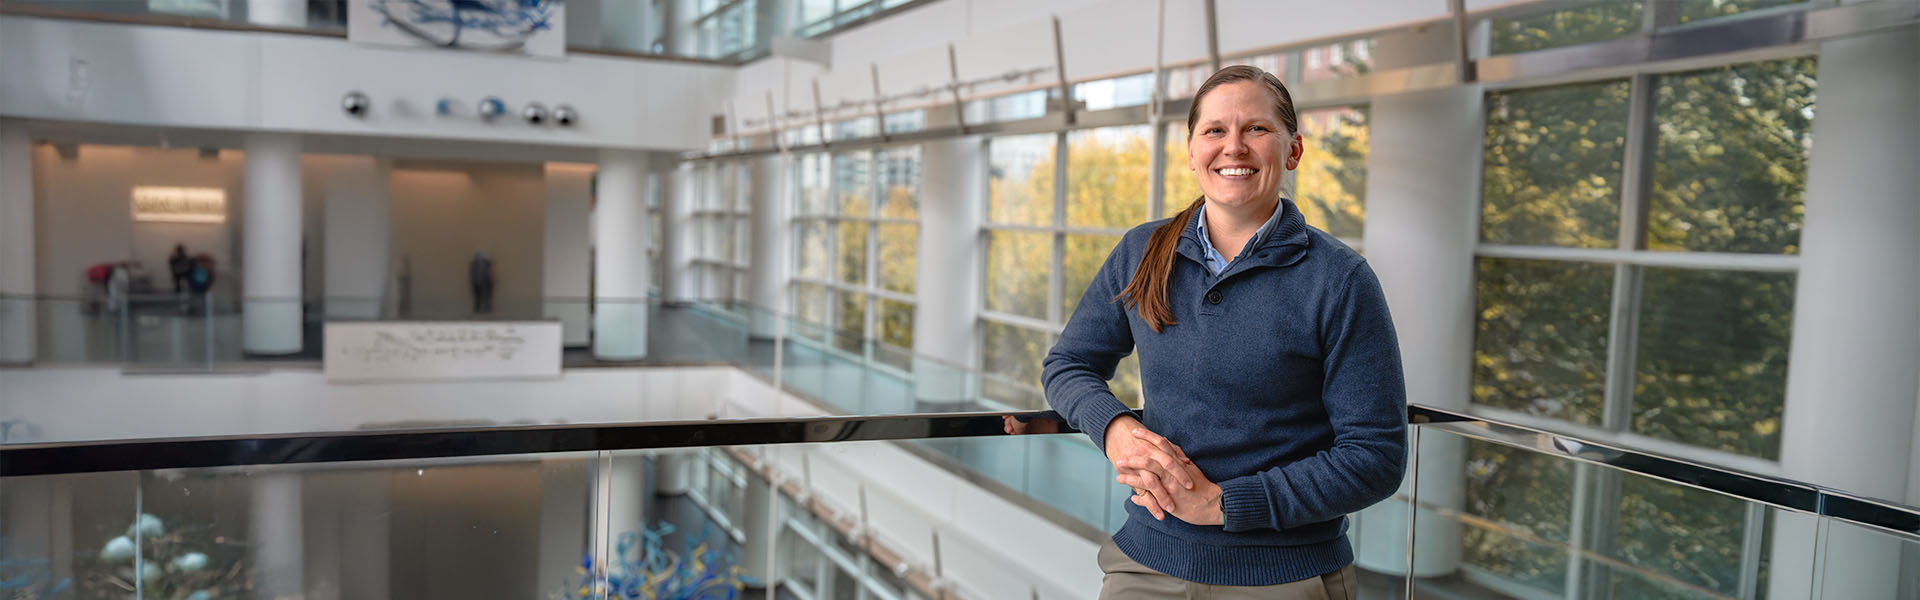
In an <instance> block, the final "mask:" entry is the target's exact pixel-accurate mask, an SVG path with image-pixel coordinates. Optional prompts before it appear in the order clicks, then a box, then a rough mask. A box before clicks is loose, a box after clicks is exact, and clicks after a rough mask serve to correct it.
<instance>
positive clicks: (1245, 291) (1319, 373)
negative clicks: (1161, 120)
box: [1006, 66, 1406, 600]
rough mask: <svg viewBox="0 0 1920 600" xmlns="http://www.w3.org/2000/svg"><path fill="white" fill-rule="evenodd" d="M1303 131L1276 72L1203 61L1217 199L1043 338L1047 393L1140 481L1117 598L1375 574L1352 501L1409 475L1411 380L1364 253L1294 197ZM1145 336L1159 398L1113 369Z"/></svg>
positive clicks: (1297, 592) (1119, 552)
mask: <svg viewBox="0 0 1920 600" xmlns="http://www.w3.org/2000/svg"><path fill="white" fill-rule="evenodd" d="M1299 130H1300V127H1299V122H1298V117H1297V116H1296V114H1295V111H1294V106H1293V100H1292V97H1291V96H1290V95H1289V94H1288V92H1287V89H1286V87H1285V86H1284V85H1282V84H1281V82H1280V80H1279V79H1278V78H1276V77H1274V76H1273V75H1272V74H1269V73H1267V72H1265V71H1262V70H1260V69H1258V68H1255V67H1249V66H1232V67H1227V68H1225V69H1221V70H1220V71H1219V72H1217V73H1214V74H1213V76H1212V77H1210V78H1208V79H1207V81H1206V83H1205V84H1203V85H1202V86H1201V87H1200V89H1199V91H1198V92H1197V93H1196V94H1195V95H1194V100H1193V104H1192V105H1191V107H1190V108H1189V109H1188V112H1187V168H1188V169H1189V170H1191V171H1192V172H1193V177H1194V178H1195V179H1196V180H1198V183H1199V187H1200V190H1201V192H1202V196H1201V197H1200V198H1198V199H1196V200H1194V201H1193V203H1192V204H1190V205H1188V206H1187V207H1186V208H1185V209H1184V210H1181V211H1180V212H1179V214H1177V215H1175V216H1174V217H1173V218H1171V219H1165V220H1161V221H1156V222H1152V223H1147V224H1145V225H1141V226H1139V227H1135V228H1134V229H1133V230H1132V231H1129V232H1128V233H1127V234H1126V236H1124V237H1123V238H1122V239H1121V241H1120V243H1119V245H1118V246H1117V247H1116V248H1114V250H1113V252H1112V254H1110V255H1109V256H1108V257H1107V261H1106V263H1105V264H1104V265H1102V266H1101V267H1100V270H1099V272H1098V273H1097V274H1095V275H1094V277H1093V281H1092V282H1091V283H1090V284H1088V286H1087V290H1086V293H1085V295H1084V296H1083V297H1082V300H1081V301H1080V304H1079V306H1078V307H1077V308H1075V309H1074V312H1073V316H1072V317H1071V318H1070V319H1069V320H1068V321H1067V325H1066V328H1065V330H1063V331H1062V332H1061V333H1060V338H1059V342H1058V343H1057V344H1055V345H1054V347H1053V349H1052V351H1051V352H1049V353H1048V354H1047V357H1046V359H1045V370H1044V372H1043V374H1042V376H1041V381H1042V385H1043V386H1044V387H1045V389H1046V396H1047V401H1048V403H1049V404H1051V405H1052V406H1053V408H1054V409H1055V410H1056V411H1058V414H1059V415H1060V417H1061V418H1062V419H1063V420H1064V421H1065V422H1066V423H1067V424H1068V425H1071V426H1072V427H1074V428H1076V429H1078V430H1080V431H1082V432H1086V433H1087V435H1088V436H1090V437H1091V438H1092V440H1093V443H1094V444H1095V445H1096V446H1098V447H1099V448H1100V449H1101V450H1102V451H1104V452H1105V453H1106V455H1107V459H1108V460H1109V461H1110V462H1111V463H1112V466H1113V468H1114V470H1115V472H1116V474H1117V477H1116V480H1117V481H1119V482H1120V483H1122V484H1125V485H1127V486H1129V487H1131V488H1133V490H1134V494H1133V496H1131V497H1130V498H1129V499H1128V501H1127V503H1128V506H1127V507H1126V508H1127V513H1128V514H1127V517H1128V518H1127V522H1126V524H1125V525H1124V526H1122V527H1121V528H1120V531H1119V532H1118V533H1115V534H1114V535H1113V538H1112V539H1111V540H1109V541H1108V542H1107V543H1106V544H1104V545H1102V546H1101V547H1100V551H1099V559H1098V560H1099V563H1100V568H1101V571H1102V572H1103V573H1105V578H1104V580H1103V584H1102V587H1101V590H1100V597H1101V598H1103V599H1104V598H1127V599H1132V598H1195V597H1201V598H1223V599H1224V598H1334V599H1348V600H1351V599H1352V598H1354V597H1355V596H1356V595H1357V593H1358V592H1357V585H1358V582H1357V581H1356V579H1355V573H1354V568H1353V548H1352V546H1351V545H1350V544H1349V542H1348V540H1347V535H1346V529H1347V522H1346V516H1347V514H1349V513H1352V512H1355V511H1358V510H1360V509H1362V508H1366V507H1367V506H1370V505H1372V504H1374V503H1376V502H1379V501H1381V500H1383V499H1386V498H1387V497H1388V496H1390V495H1391V494H1392V493H1393V492H1394V490H1395V489H1396V488H1398V487H1399V485H1400V480H1401V477H1402V475H1403V474H1404V471H1405V464H1404V463H1405V460H1406V437H1405V436H1406V383H1405V381H1404V377H1403V375H1402V372H1401V366H1400V351H1399V344H1398V342H1397V341H1396V339H1395V336H1394V330H1393V321H1392V318H1391V317H1390V316H1389V315H1388V313H1387V303H1386V297H1385V295H1384V294H1383V293H1382V292H1381V289H1380V283H1379V280H1378V279H1376V278H1375V277H1374V274H1373V270H1372V269H1371V268H1369V267H1368V266H1367V261H1366V259H1364V258H1362V257H1361V256H1360V255H1359V254H1358V253H1356V252H1354V251H1353V250H1352V249H1351V248H1348V247H1347V246H1346V245H1345V244H1342V243H1340V241H1339V240H1337V239H1335V238H1334V237H1333V236H1330V235H1327V234H1326V233H1324V232H1322V231H1320V230H1318V229H1315V228H1313V227H1310V226H1308V225H1307V224H1306V222H1305V220H1304V219H1303V218H1302V216H1301V214H1300V210H1299V209H1298V208H1296V207H1295V206H1294V203H1293V201H1292V200H1291V199H1289V198H1287V197H1285V196H1283V195H1282V194H1283V193H1284V192H1285V187H1286V186H1285V181H1286V179H1285V176H1286V174H1287V172H1288V171H1292V170H1294V169H1296V168H1298V167H1299V164H1300V160H1301V158H1302V157H1301V151H1302V143H1301V139H1300V136H1299V134H1298V132H1299ZM1133 352H1138V353H1139V355H1140V374H1141V381H1142V388H1143V390H1142V391H1143V394H1142V395H1143V396H1144V397H1145V398H1147V403H1148V404H1149V405H1150V406H1148V408H1149V409H1150V410H1147V411H1145V413H1144V416H1142V415H1141V414H1139V413H1135V412H1134V411H1132V410H1129V409H1128V408H1127V406H1126V405H1124V404H1122V403H1121V402H1120V400H1119V399H1117V398H1115V397H1114V395H1113V392H1112V391H1111V389H1110V388H1109V387H1108V385H1107V381H1108V380H1109V379H1111V378H1112V377H1113V376H1114V371H1115V369H1116V368H1117V366H1118V365H1119V363H1120V360H1121V359H1122V358H1125V357H1126V356H1127V355H1128V354H1130V353H1133ZM1057 427H1058V424H1057V422H1054V421H1046V420H1036V421H1033V422H1032V423H1021V422H1019V421H1017V420H1014V419H1012V418H1009V419H1008V420H1007V422H1006V428H1007V431H1008V433H1034V432H1045V431H1048V430H1053V429H1057Z"/></svg>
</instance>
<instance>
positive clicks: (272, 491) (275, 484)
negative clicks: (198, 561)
mask: <svg viewBox="0 0 1920 600" xmlns="http://www.w3.org/2000/svg"><path fill="white" fill-rule="evenodd" d="M251 480H252V481H253V502H252V511H251V512H250V513H249V523H250V524H251V526H250V527H248V529H247V538H248V539H247V551H248V555H249V556H248V558H249V559H250V560H251V561H252V562H253V564H252V565H250V566H251V567H252V569H253V573H254V588H253V597H254V598H256V599H258V600H282V599H294V598H300V597H301V596H302V595H303V592H304V588H305V577H304V575H303V571H304V562H305V561H304V555H305V550H306V540H305V535H304V534H305V531H304V530H305V527H304V525H303V523H304V521H303V518H302V515H303V514H304V512H305V508H304V506H303V498H302V496H304V493H303V490H304V488H305V486H304V485H303V483H304V482H303V481H301V475H300V474H299V473H272V472H256V473H254V474H253V477H252V478H251Z"/></svg>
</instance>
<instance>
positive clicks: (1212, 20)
mask: <svg viewBox="0 0 1920 600" xmlns="http://www.w3.org/2000/svg"><path fill="white" fill-rule="evenodd" d="M1213 2H1214V0H1207V64H1209V65H1212V66H1213V70H1215V71H1218V70H1220V18H1219V16H1218V15H1219V11H1217V10H1215V7H1214V5H1213Z"/></svg>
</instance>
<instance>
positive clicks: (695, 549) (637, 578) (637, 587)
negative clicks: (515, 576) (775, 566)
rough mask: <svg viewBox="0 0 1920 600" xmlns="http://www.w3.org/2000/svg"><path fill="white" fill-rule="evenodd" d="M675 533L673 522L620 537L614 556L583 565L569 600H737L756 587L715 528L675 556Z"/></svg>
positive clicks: (686, 542)
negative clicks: (670, 540)
mask: <svg viewBox="0 0 1920 600" xmlns="http://www.w3.org/2000/svg"><path fill="white" fill-rule="evenodd" d="M673 531H674V527H673V524H672V523H667V522H665V521H661V522H660V523H659V524H657V525H655V526H653V527H649V528H646V529H644V530H642V531H639V532H627V533H622V534H620V537H619V539H618V540H617V541H616V542H615V543H614V548H613V554H612V555H611V556H608V557H606V559H604V560H601V561H595V560H594V556H593V555H592V554H588V555H587V556H586V557H585V558H584V559H582V560H581V561H580V569H579V573H580V583H579V584H578V585H573V586H569V587H570V588H571V589H569V590H568V593H567V595H566V598H567V599H568V600H575V599H586V598H601V597H605V598H620V599H629V598H630V599H643V600H733V599H734V598H739V597H740V593H741V591H742V590H744V589H746V587H747V586H749V585H757V582H756V581H755V580H753V578H751V577H747V576H745V575H743V574H741V571H742V570H743V569H742V568H741V567H740V566H739V565H738V564H736V561H737V559H736V557H735V556H734V555H733V552H731V551H729V550H727V547H728V542H730V541H732V540H731V539H730V538H728V537H727V536H726V535H725V534H723V533H720V532H719V530H717V529H715V528H714V527H713V525H712V523H707V524H705V525H703V526H701V528H700V535H697V536H691V535H690V536H686V539H685V540H684V543H683V544H682V547H681V549H679V550H677V551H676V550H672V549H669V548H667V547H666V541H665V540H666V536H667V535H668V534H671V533H673ZM601 576H605V578H606V579H605V581H601V580H600V577H601Z"/></svg>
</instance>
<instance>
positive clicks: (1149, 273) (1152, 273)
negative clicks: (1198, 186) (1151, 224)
mask: <svg viewBox="0 0 1920 600" xmlns="http://www.w3.org/2000/svg"><path fill="white" fill-rule="evenodd" d="M1204 202H1206V198H1204V197H1202V198H1196V199H1194V201H1193V204H1189V205H1187V208H1186V210H1182V211H1180V214H1177V215H1174V216H1173V220H1171V221H1168V222H1167V223H1166V224H1164V225H1161V226H1160V227H1158V228H1156V229H1154V230H1153V235H1152V237H1149V238H1147V250H1146V252H1145V253H1143V254H1142V255H1141V256H1140V267H1139V268H1137V269H1134V270H1133V281H1130V282H1127V287H1126V289H1123V290H1120V293H1119V294H1115V295H1114V297H1113V301H1115V302H1125V303H1126V307H1127V309H1128V310H1132V311H1134V312H1137V313H1139V314H1140V320H1142V321H1146V323H1147V327H1149V328H1152V329H1153V332H1154V333H1160V330H1161V329H1163V328H1165V327H1166V326H1168V325H1177V324H1178V323H1175V322H1174V321H1173V307H1172V306H1169V305H1168V304H1167V278H1168V277H1169V276H1171V275H1172V274H1173V260H1174V255H1175V252H1174V251H1175V250H1176V249H1178V248H1179V247H1180V234H1181V233H1183V232H1185V231H1186V230H1187V224H1188V223H1191V222H1192V221H1193V213H1194V212H1195V211H1198V210H1200V205H1201V204H1202V203H1204Z"/></svg>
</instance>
